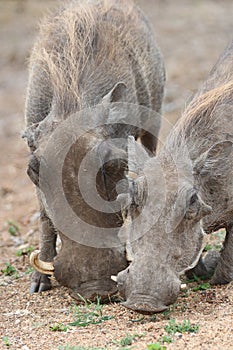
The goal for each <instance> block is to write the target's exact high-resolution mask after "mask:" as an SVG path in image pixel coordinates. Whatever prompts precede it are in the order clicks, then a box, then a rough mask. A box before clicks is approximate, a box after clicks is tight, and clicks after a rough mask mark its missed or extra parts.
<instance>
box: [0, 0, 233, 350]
mask: <svg viewBox="0 0 233 350" xmlns="http://www.w3.org/2000/svg"><path fill="white" fill-rule="evenodd" d="M138 2H139V4H140V5H141V7H142V8H143V9H144V10H145V12H146V13H147V15H148V16H149V17H150V19H151V21H152V23H153V25H154V28H155V31H156V36H157V40H158V43H159V45H160V47H161V50H162V52H163V54H164V59H165V65H166V70H167V88H166V100H165V106H164V117H166V118H167V119H168V120H170V121H171V122H172V123H174V122H175V121H176V120H177V119H178V118H179V116H180V113H181V110H182V109H183V108H184V106H185V101H187V99H188V98H189V97H190V96H191V95H192V93H193V92H194V91H195V90H196V89H197V88H198V86H199V85H200V83H201V82H202V80H203V79H204V78H205V76H206V74H207V73H208V71H209V70H210V68H211V67H212V65H213V64H214V62H215V61H216V59H217V57H218V55H219V54H220V52H221V51H222V50H223V49H224V47H225V46H226V44H227V42H228V40H230V39H231V36H232V29H233V21H232V13H233V3H232V1H231V0H229V1H227V0H224V1H213V0H212V1H210V0H207V1H201V0H195V1H194V0H193V1H191V0H179V1H172V0H165V1H162V0H153V1H152V0H144V1H143V0H140V1H138ZM54 4H55V1H45V0H43V1H36V0H34V1H33V0H24V1H23V0H19V1H16V0H15V1H12V0H5V1H4V0H2V1H0V26H1V34H0V35H1V51H0V270H6V265H5V264H6V263H9V264H10V266H13V267H14V268H15V269H16V272H13V275H12V276H6V272H5V273H3V272H2V273H0V301H1V304H0V310H1V315H0V349H6V348H7V347H9V348H10V349H24V350H27V349H30V350H34V349H52V350H53V349H54V350H55V349H59V347H60V349H62V346H63V347H64V346H65V345H68V344H69V345H70V346H71V345H72V346H76V347H77V349H94V348H99V349H100V348H101V349H147V348H148V345H149V344H151V343H158V342H159V343H160V344H161V346H165V347H166V348H167V349H206V350H207V349H208V350H209V349H233V285H232V284H229V285H227V286H222V287H213V288H208V289H206V290H198V291H195V290H193V289H195V288H194V287H195V286H196V285H197V283H196V282H194V283H191V284H188V287H187V289H186V290H185V291H183V292H181V293H180V296H179V298H178V300H177V302H176V303H175V305H173V306H172V307H171V309H170V311H169V312H167V313H164V314H161V315H156V316H152V317H151V316H150V317H149V316H145V317H142V316H141V315H138V314H136V313H133V312H130V311H127V310H125V309H124V308H123V306H122V305H121V304H120V303H116V302H111V303H110V304H108V305H104V306H103V308H102V312H103V315H108V316H112V317H113V318H112V319H111V320H107V321H104V322H102V323H101V324H97V325H94V324H91V325H89V326H87V327H77V326H76V327H72V326H69V328H68V330H67V331H66V332H65V331H52V330H51V329H50V327H51V326H52V325H54V324H57V323H59V322H60V323H62V324H63V325H67V324H68V323H70V322H72V321H73V320H74V312H75V310H74V306H73V304H74V301H73V300H72V299H71V297H70V296H69V294H68V291H67V290H66V289H65V288H61V287H59V286H58V285H57V284H56V282H54V288H53V289H52V290H51V291H49V292H45V293H43V294H39V295H32V296H31V295H29V293H28V290H29V285H30V272H31V271H30V269H29V263H28V256H27V254H26V250H27V248H28V247H32V246H34V247H35V248H36V247H38V215H37V211H38V205H37V202H36V197H35V190H34V188H33V186H32V184H31V183H30V181H29V179H28V178H27V176H26V173H25V169H26V164H27V159H28V151H27V148H26V146H25V144H24V142H23V140H21V138H20V135H21V132H22V130H23V128H24V121H23V113H24V112H23V111H24V100H25V90H26V84H27V58H28V55H29V51H30V48H31V45H32V43H33V40H34V38H35V35H36V32H37V23H38V19H39V18H40V17H41V15H42V14H43V13H44V12H45V11H46V9H47V8H49V7H51V6H54ZM167 132H168V130H166V128H163V133H162V135H163V137H165V135H166V134H167ZM14 225H16V226H18V227H15V226H14ZM9 231H10V232H11V234H10V233H9ZM219 236H221V235H219V234H218V235H216V236H215V239H217V241H218V240H219ZM20 249H21V251H22V253H23V254H21V255H20V252H19V250H20ZM17 252H18V255H17ZM203 288H204V287H203ZM76 311H77V310H76ZM88 312H89V314H90V310H89V311H88ZM170 319H175V320H176V322H179V323H181V322H183V321H184V320H190V322H191V324H192V325H198V326H199V330H198V331H197V332H196V333H190V332H187V333H176V334H174V335H171V338H172V343H170V344H169V343H164V344H163V341H162V337H163V336H164V335H168V334H167V332H166V331H165V329H164V328H165V326H166V325H168V324H169V322H170V321H169V320H170ZM126 337H127V338H126ZM125 339H127V340H125ZM130 342H131V343H132V344H130ZM127 343H128V344H127ZM68 348H69V347H67V349H68ZM70 349H71V347H70ZM151 349H152V350H153V348H152V347H151ZM155 349H158V348H155Z"/></svg>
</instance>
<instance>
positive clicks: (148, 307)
mask: <svg viewBox="0 0 233 350" xmlns="http://www.w3.org/2000/svg"><path fill="white" fill-rule="evenodd" d="M122 305H123V306H125V307H126V308H127V309H130V310H133V311H137V312H139V313H141V314H145V315H151V314H155V313H158V312H162V311H165V310H167V308H168V307H167V306H166V305H163V303H161V302H160V301H158V300H156V299H155V298H153V297H151V296H149V295H138V294H135V295H131V296H130V298H128V299H127V300H126V301H125V302H124V303H122Z"/></svg>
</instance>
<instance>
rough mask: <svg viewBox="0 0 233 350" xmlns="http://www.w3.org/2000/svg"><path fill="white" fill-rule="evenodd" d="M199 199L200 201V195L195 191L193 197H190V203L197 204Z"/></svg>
mask: <svg viewBox="0 0 233 350" xmlns="http://www.w3.org/2000/svg"><path fill="white" fill-rule="evenodd" d="M197 201H198V196H197V194H196V193H194V194H193V195H192V197H191V198H190V201H189V205H190V206H192V205H193V204H195V203H196V202H197Z"/></svg>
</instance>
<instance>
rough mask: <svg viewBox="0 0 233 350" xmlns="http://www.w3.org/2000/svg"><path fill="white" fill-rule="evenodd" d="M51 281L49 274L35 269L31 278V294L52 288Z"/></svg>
mask: <svg viewBox="0 0 233 350" xmlns="http://www.w3.org/2000/svg"><path fill="white" fill-rule="evenodd" d="M51 287H52V286H51V281H50V278H49V276H48V275H44V274H42V273H40V272H38V271H34V272H33V274H32V279H31V287H30V294H33V293H40V292H45V291H46V290H50V289H51Z"/></svg>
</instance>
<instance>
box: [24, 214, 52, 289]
mask: <svg viewBox="0 0 233 350" xmlns="http://www.w3.org/2000/svg"><path fill="white" fill-rule="evenodd" d="M56 238H57V235H56V232H55V229H54V227H53V224H52V222H51V220H50V219H49V218H48V216H47V214H46V212H45V210H44V208H42V209H41V215H40V255H39V258H40V260H42V261H45V262H51V261H53V259H54V257H55V256H56V254H57V253H56ZM49 289H51V281H50V279H49V276H48V275H45V274H42V273H41V272H38V271H34V272H33V274H32V279H31V288H30V293H31V294H32V293H36V292H43V291H46V290H49Z"/></svg>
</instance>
